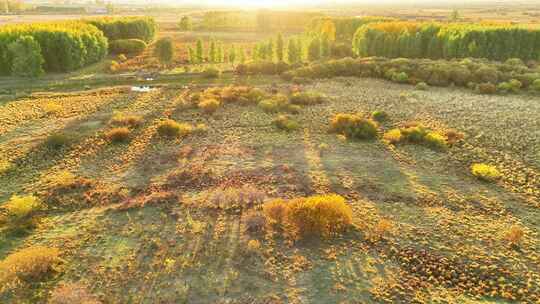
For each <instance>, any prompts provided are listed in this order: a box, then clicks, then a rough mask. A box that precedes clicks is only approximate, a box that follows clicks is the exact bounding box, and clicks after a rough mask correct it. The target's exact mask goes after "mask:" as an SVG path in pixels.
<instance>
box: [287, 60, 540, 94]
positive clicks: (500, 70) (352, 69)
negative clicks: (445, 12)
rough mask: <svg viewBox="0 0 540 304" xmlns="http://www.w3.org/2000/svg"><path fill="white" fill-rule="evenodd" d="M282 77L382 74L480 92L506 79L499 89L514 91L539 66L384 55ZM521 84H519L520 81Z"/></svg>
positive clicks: (530, 80) (538, 74) (539, 75)
mask: <svg viewBox="0 0 540 304" xmlns="http://www.w3.org/2000/svg"><path fill="white" fill-rule="evenodd" d="M281 76H282V78H283V79H285V80H292V79H294V78H297V77H299V78H310V79H318V78H332V77H341V76H346V77H370V78H384V79H388V80H391V81H395V82H399V83H410V84H418V89H426V88H427V87H428V85H429V86H450V85H452V84H453V85H456V86H461V87H468V88H471V89H476V90H477V91H478V92H480V93H485V94H488V93H496V92H497V86H498V84H500V83H504V82H507V84H506V85H505V86H503V89H504V88H506V87H508V90H507V91H508V92H517V91H519V90H520V89H527V88H528V87H529V86H530V88H531V89H532V90H534V88H535V84H537V80H538V79H540V70H538V69H535V68H528V67H522V68H520V69H517V70H516V69H509V66H508V64H506V63H500V62H493V61H488V60H485V59H464V60H431V59H406V58H399V59H388V58H382V57H369V58H357V59H353V58H343V59H339V60H329V61H327V62H324V63H315V64H311V65H309V66H305V67H301V68H298V69H295V70H289V71H286V72H284V73H283V74H282V75H281ZM520 84H521V85H520Z"/></svg>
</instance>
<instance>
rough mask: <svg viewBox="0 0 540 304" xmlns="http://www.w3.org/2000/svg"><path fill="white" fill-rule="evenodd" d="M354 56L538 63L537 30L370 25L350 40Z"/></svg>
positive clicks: (490, 26)
mask: <svg viewBox="0 0 540 304" xmlns="http://www.w3.org/2000/svg"><path fill="white" fill-rule="evenodd" d="M353 50H354V52H355V54H356V55H358V56H363V57H367V56H381V57H388V58H398V57H404V58H430V59H452V58H466V57H473V58H487V59H490V60H499V61H502V60H506V59H509V58H520V59H522V60H536V59H540V30H538V29H531V28H525V27H519V26H511V25H506V24H463V23H459V24H458V23H449V24H442V23H425V22H404V21H399V22H397V21H396V22H383V23H370V24H366V25H364V26H362V27H360V28H359V29H358V30H357V31H356V33H355V35H354V39H353Z"/></svg>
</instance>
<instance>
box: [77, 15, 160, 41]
mask: <svg viewBox="0 0 540 304" xmlns="http://www.w3.org/2000/svg"><path fill="white" fill-rule="evenodd" d="M86 22H88V23H90V24H92V25H94V26H95V27H97V28H98V29H99V30H100V31H102V32H103V34H104V35H105V37H107V39H109V40H110V41H112V40H117V39H140V40H143V41H145V42H146V43H148V42H151V41H152V40H153V39H154V37H155V35H156V31H157V25H156V22H155V21H154V19H153V18H150V17H121V18H114V17H103V18H97V19H88V20H86Z"/></svg>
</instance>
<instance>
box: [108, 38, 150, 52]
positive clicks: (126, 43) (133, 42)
mask: <svg viewBox="0 0 540 304" xmlns="http://www.w3.org/2000/svg"><path fill="white" fill-rule="evenodd" d="M146 47H147V44H146V42H144V41H142V40H140V39H119V40H113V41H110V42H109V51H110V52H111V53H112V54H128V55H139V54H142V52H144V50H145V49H146Z"/></svg>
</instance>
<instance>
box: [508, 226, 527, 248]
mask: <svg viewBox="0 0 540 304" xmlns="http://www.w3.org/2000/svg"><path fill="white" fill-rule="evenodd" d="M524 235H525V232H524V231H523V229H521V227H519V226H512V227H511V228H510V229H509V230H508V231H507V232H506V235H505V236H504V239H505V240H506V241H507V242H508V244H510V245H511V246H517V245H519V244H520V243H521V240H522V239H523V236H524Z"/></svg>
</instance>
